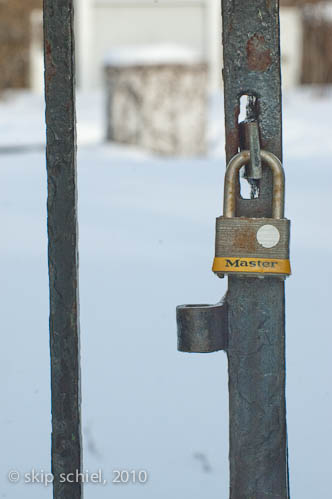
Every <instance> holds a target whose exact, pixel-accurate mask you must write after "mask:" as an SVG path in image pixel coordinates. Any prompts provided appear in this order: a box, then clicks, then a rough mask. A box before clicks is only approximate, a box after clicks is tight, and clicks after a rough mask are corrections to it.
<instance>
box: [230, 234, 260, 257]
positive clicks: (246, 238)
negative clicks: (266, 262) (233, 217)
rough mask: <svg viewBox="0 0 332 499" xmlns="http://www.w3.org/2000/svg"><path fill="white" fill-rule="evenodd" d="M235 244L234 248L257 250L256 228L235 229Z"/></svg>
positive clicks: (249, 250)
mask: <svg viewBox="0 0 332 499" xmlns="http://www.w3.org/2000/svg"><path fill="white" fill-rule="evenodd" d="M233 246H234V248H237V249H239V250H243V251H244V250H246V251H248V252H254V251H255V250H257V240H256V229H255V228H254V229H250V228H248V229H247V230H243V228H240V229H238V230H236V229H235V230H234V233H233Z"/></svg>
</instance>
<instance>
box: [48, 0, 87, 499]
mask: <svg viewBox="0 0 332 499" xmlns="http://www.w3.org/2000/svg"><path fill="white" fill-rule="evenodd" d="M44 50H45V98H46V125H47V152H46V154H47V179H48V200H47V209H48V238H49V239H48V241H49V242H48V259H49V283H50V351H51V388H52V473H53V475H54V482H53V497H54V498H55V499H80V498H81V497H82V484H81V483H79V481H77V480H76V479H75V476H76V473H77V472H80V471H81V420H80V358H79V318H78V313H79V312H78V311H79V303H78V233H77V186H76V117H75V64H74V35H73V0H44ZM61 473H63V474H65V475H67V474H69V473H74V475H73V483H71V482H69V481H67V480H61V477H60V474H61Z"/></svg>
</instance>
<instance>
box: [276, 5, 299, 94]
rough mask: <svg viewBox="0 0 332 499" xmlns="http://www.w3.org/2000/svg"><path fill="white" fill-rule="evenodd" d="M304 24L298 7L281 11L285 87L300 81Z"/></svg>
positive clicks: (283, 83)
mask: <svg viewBox="0 0 332 499" xmlns="http://www.w3.org/2000/svg"><path fill="white" fill-rule="evenodd" d="M302 36H303V26H302V17H301V12H300V11H299V9H297V8H296V7H284V8H282V9H281V11H280V46H281V71H282V86H283V88H291V87H294V86H296V85H298V84H299V83H300V77H301V64H302Z"/></svg>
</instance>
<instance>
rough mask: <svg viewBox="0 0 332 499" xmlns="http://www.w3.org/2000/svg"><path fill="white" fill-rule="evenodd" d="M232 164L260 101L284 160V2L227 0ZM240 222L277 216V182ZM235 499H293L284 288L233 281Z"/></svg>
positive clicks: (241, 212)
mask: <svg viewBox="0 0 332 499" xmlns="http://www.w3.org/2000/svg"><path fill="white" fill-rule="evenodd" d="M222 18H223V48H224V69H223V78H224V95H225V127H226V158H227V162H228V161H229V160H230V159H231V158H232V157H233V156H234V155H235V154H236V153H237V152H238V151H239V149H240V132H239V124H238V116H239V99H240V97H241V96H242V95H248V96H249V98H252V97H255V99H256V101H257V105H256V109H257V117H256V118H257V122H258V126H259V130H260V139H261V147H262V149H265V150H267V151H270V152H273V153H274V154H275V155H276V156H278V157H279V159H281V155H282V131H281V85H280V49H279V2H278V0H269V1H268V2H267V1H266V0H252V1H250V2H249V1H248V2H241V1H237V0H222ZM236 202H237V213H236V216H244V217H271V215H272V178H271V172H270V171H269V169H268V168H266V166H263V174H262V179H261V180H260V185H259V197H258V198H255V199H251V200H246V199H242V198H241V196H240V193H239V192H238V194H237V199H236ZM227 304H228V310H229V312H228V314H229V315H228V327H229V334H228V348H227V354H228V360H229V411H230V498H231V499H249V498H255V499H263V498H266V499H267V498H269V499H272V498H275V499H277V498H278V499H280V498H282V499H286V498H289V487H288V463H287V433H286V406H285V298H284V281H283V280H282V279H279V278H275V277H265V278H264V279H258V278H255V277H249V278H246V277H229V289H228V295H227Z"/></svg>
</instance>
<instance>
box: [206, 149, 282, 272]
mask: <svg viewBox="0 0 332 499" xmlns="http://www.w3.org/2000/svg"><path fill="white" fill-rule="evenodd" d="M261 159H262V161H264V162H265V164H267V165H268V166H269V167H270V168H271V170H272V173H273V200H272V218H246V217H236V216H235V209H236V189H237V182H238V179H239V171H240V169H241V167H242V166H244V165H246V164H247V163H248V162H249V160H250V152H249V151H242V152H240V153H239V154H237V155H236V156H234V158H232V159H231V161H230V162H229V164H228V166H227V169H226V175H225V186H224V213H223V216H222V217H219V218H217V222H216V245H215V259H214V262H213V268H212V270H213V272H215V273H216V274H217V275H218V276H219V277H224V275H225V274H230V275H238V276H241V275H245V276H248V277H249V276H254V277H263V276H267V275H268V276H278V277H282V278H284V277H287V276H289V275H290V274H291V268H290V261H289V239H290V221H289V220H287V219H286V218H284V197H285V176H284V170H283V167H282V165H281V163H280V161H279V159H278V158H277V157H276V156H275V155H274V154H272V153H270V152H267V151H263V150H261Z"/></svg>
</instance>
